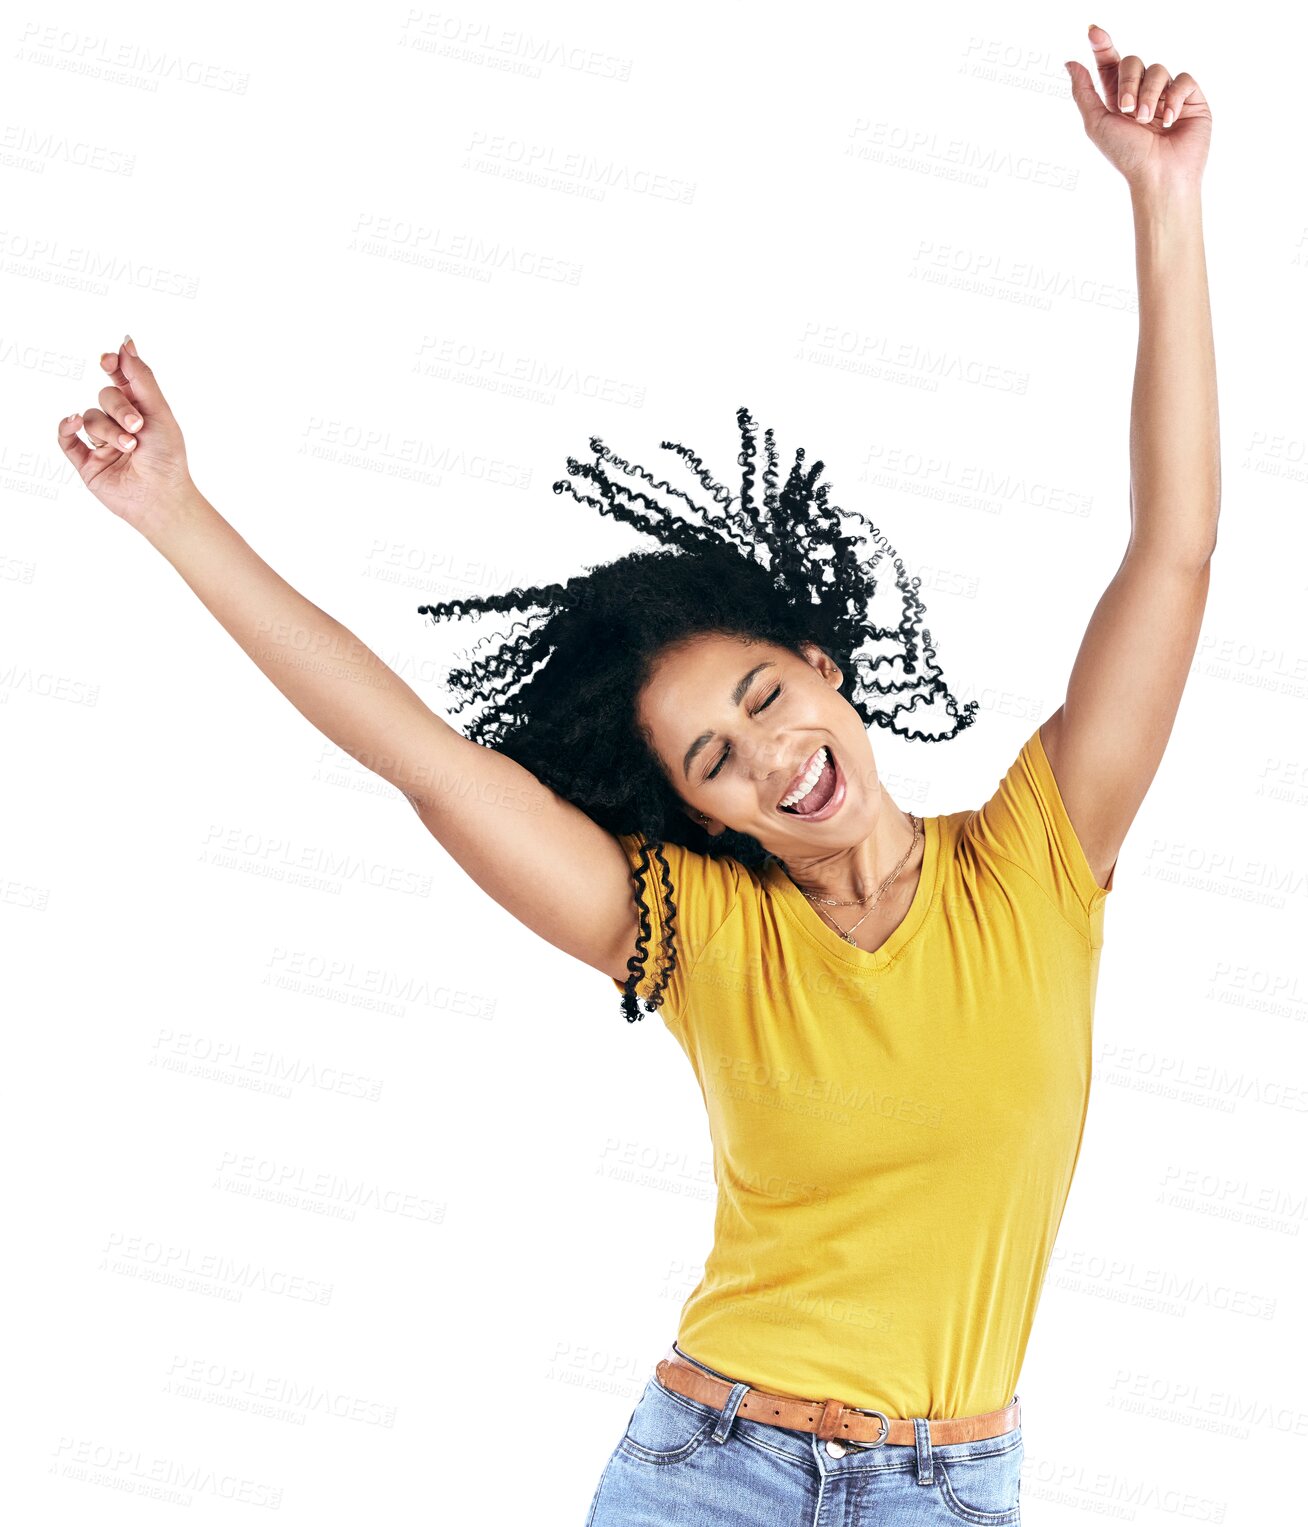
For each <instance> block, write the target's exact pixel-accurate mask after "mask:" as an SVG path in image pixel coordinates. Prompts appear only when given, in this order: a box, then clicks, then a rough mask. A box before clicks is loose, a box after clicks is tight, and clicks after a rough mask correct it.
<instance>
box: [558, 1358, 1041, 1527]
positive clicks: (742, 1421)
mask: <svg viewBox="0 0 1308 1527" xmlns="http://www.w3.org/2000/svg"><path fill="white" fill-rule="evenodd" d="M674 1345H675V1344H674ZM677 1351H678V1352H680V1353H681V1356H682V1357H683V1358H685V1359H686V1361H687V1362H692V1363H695V1366H696V1367H698V1368H703V1369H704V1371H705V1372H706V1373H711V1374H712V1375H713V1376H714V1378H719V1379H726V1381H727V1382H728V1383H729V1384H733V1385H735V1386H736V1387H735V1388H734V1389H733V1391H732V1394H731V1395H730V1397H729V1398H728V1399H727V1402H726V1403H725V1405H724V1406H723V1407H722V1409H721V1410H720V1411H719V1410H715V1409H714V1408H713V1406H711V1405H704V1404H702V1403H701V1402H700V1401H698V1400H692V1399H689V1398H688V1397H687V1396H685V1395H682V1394H677V1393H675V1392H674V1391H673V1390H671V1389H666V1388H665V1387H664V1386H663V1385H662V1384H660V1383H659V1381H658V1379H657V1378H653V1377H651V1379H650V1381H649V1383H648V1384H647V1385H646V1386H645V1392H644V1394H642V1395H641V1397H640V1401H639V1402H638V1404H637V1405H636V1408H635V1410H633V1411H632V1413H631V1418H630V1420H629V1421H628V1422H627V1430H626V1434H625V1435H624V1436H623V1438H622V1440H621V1442H619V1443H618V1445H617V1447H616V1448H615V1449H614V1451H613V1455H612V1457H611V1458H610V1459H609V1461H608V1463H607V1465H606V1466H605V1469H604V1473H603V1474H602V1475H601V1476H600V1482H599V1486H598V1488H597V1489H596V1491H595V1496H594V1499H593V1500H592V1501H591V1506H590V1515H589V1516H588V1517H587V1518H586V1527H663V1524H665V1523H666V1524H668V1527H760V1524H761V1523H762V1524H766V1527H801V1524H803V1527H816V1524H817V1523H818V1522H819V1520H820V1521H821V1522H823V1523H828V1522H840V1523H848V1524H851V1527H852V1524H854V1523H858V1524H860V1527H861V1524H863V1523H867V1524H868V1527H872V1524H874V1523H875V1524H876V1527H949V1524H954V1523H958V1522H971V1523H972V1527H1010V1524H1016V1523H1020V1521H1021V1514H1020V1510H1019V1504H1018V1494H1019V1491H1020V1489H1021V1473H1022V1428H1021V1427H1020V1426H1018V1427H1015V1428H1014V1429H1013V1430H1012V1431H1011V1432H1005V1433H1004V1435H1003V1436H1002V1437H987V1438H985V1439H983V1440H982V1441H980V1442H951V1443H949V1444H946V1445H935V1444H933V1443H932V1442H931V1439H930V1436H929V1434H928V1432H927V1429H926V1422H925V1421H924V1420H921V1419H915V1420H914V1422H913V1426H914V1430H915V1432H916V1436H917V1440H916V1442H914V1443H910V1444H904V1443H895V1444H892V1443H882V1444H881V1445H880V1446H876V1447H868V1446H867V1445H866V1444H862V1443H846V1444H844V1446H846V1447H847V1448H848V1449H849V1451H848V1452H846V1453H845V1454H844V1456H843V1457H833V1456H832V1455H831V1454H830V1453H829V1452H828V1451H827V1449H826V1444H825V1443H822V1442H819V1441H818V1439H817V1438H816V1437H815V1436H814V1435H813V1434H812V1433H811V1432H800V1431H791V1430H790V1429H789V1428H788V1427H781V1426H769V1425H767V1424H766V1423H765V1422H762V1421H750V1420H748V1419H746V1418H745V1417H744V1416H739V1415H737V1414H736V1408H737V1406H738V1405H739V1404H740V1402H741V1400H742V1399H743V1398H744V1394H745V1388H746V1386H745V1385H744V1384H740V1383H739V1382H738V1381H737V1380H735V1379H733V1378H731V1377H730V1375H729V1374H725V1373H719V1372H718V1370H717V1369H716V1368H710V1367H708V1366H707V1364H705V1363H701V1362H697V1361H696V1359H695V1358H693V1357H691V1356H690V1354H689V1353H687V1352H682V1351H681V1348H680V1347H678V1348H677Z"/></svg>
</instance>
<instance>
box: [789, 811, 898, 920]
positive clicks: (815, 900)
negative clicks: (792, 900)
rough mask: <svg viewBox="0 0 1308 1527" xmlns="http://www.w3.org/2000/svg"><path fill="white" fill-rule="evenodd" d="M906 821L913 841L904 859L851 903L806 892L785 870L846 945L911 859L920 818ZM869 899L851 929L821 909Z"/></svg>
mask: <svg viewBox="0 0 1308 1527" xmlns="http://www.w3.org/2000/svg"><path fill="white" fill-rule="evenodd" d="M908 819H909V821H910V822H911V823H912V824H913V841H912V842H911V843H910V844H909V845H908V848H907V849H906V850H905V852H904V857H903V858H902V859H901V860H900V861H899V863H898V864H897V865H896V866H895V867H894V869H893V870H891V872H890V873H889V875H887V876H886V878H885V879H884V880H883V881H882V882H881V887H880V889H879V890H877V891H875V892H869V894H868V896H856V897H855V898H854V899H853V900H852V901H839V900H837V899H836V897H834V896H822V895H819V894H818V892H817V891H806V890H805V889H804V887H803V886H802V885H800V884H799V882H798V881H797V880H796V879H795V877H794V876H793V875H790V871H789V870H786V874H787V875H790V879H791V881H792V883H793V884H794V885H795V887H796V889H797V890H799V891H800V892H801V893H802V894H803V895H804V896H806V897H807V898H808V900H809V901H810V902H812V904H813V905H814V906H815V907H816V908H817V909H818V911H819V912H821V913H822V916H823V917H825V918H826V920H827V921H828V922H829V923H830V924H831V926H832V927H833V928H834V929H835V930H836V932H837V933H838V934H839V935H840V936H841V938H843V939H844V940H845V942H846V943H847V944H852V943H853V942H854V931H855V929H857V928H858V927H860V926H861V925H862V924H863V923H865V922H866V921H867V920H868V918H869V917H871V916H872V914H873V912H875V911H876V909H877V904H878V903H879V902H880V900H881V898H882V897H883V896H884V895H885V894H886V892H887V891H888V890H889V889H890V887H891V886H892V885H893V884H894V883H895V881H896V880H897V879H898V877H899V872H900V870H902V869H903V868H904V866H905V865H906V864H907V863H908V861H909V859H910V858H911V857H912V854H913V850H914V849H915V848H916V847H917V843H918V839H919V837H921V835H922V832H921V830H922V818H921V817H917V816H914V815H913V814H912V812H909V815H908ZM783 868H784V865H783ZM869 899H870V900H871V902H872V905H871V906H870V907H868V909H867V911H866V912H864V914H863V915H862V917H860V918H859V920H858V922H856V923H855V924H854V926H853V927H852V928H842V927H841V926H840V925H839V924H838V923H837V922H836V920H835V918H834V917H832V916H831V914H830V913H829V912H823V911H822V909H823V907H861V906H863V904H864V903H865V902H867V901H868V900H869Z"/></svg>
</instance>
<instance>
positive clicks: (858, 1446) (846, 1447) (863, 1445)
mask: <svg viewBox="0 0 1308 1527" xmlns="http://www.w3.org/2000/svg"><path fill="white" fill-rule="evenodd" d="M845 1409H846V1410H848V1411H852V1412H853V1413H854V1415H856V1416H877V1417H878V1418H879V1419H880V1421H881V1435H880V1436H879V1437H875V1438H874V1439H873V1440H872V1441H871V1442H838V1443H836V1446H837V1447H838V1448H839V1449H840V1452H839V1453H835V1454H834V1456H835V1457H837V1458H840V1457H842V1456H843V1455H844V1454H845V1453H849V1452H855V1453H861V1452H863V1451H865V1450H866V1449H867V1448H870V1447H881V1446H882V1444H883V1443H884V1442H885V1440H886V1438H887V1437H888V1436H889V1435H890V1420H889V1417H887V1416H886V1414H885V1412H884V1411H880V1410H863V1409H862V1408H861V1407H860V1406H858V1405H846V1406H845ZM827 1451H828V1452H829V1453H830V1452H831V1451H832V1447H831V1443H830V1442H828V1443H827Z"/></svg>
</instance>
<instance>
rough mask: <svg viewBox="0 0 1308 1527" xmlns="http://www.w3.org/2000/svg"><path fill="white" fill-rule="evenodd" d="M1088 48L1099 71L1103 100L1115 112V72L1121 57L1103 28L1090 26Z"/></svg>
mask: <svg viewBox="0 0 1308 1527" xmlns="http://www.w3.org/2000/svg"><path fill="white" fill-rule="evenodd" d="M1089 37H1090V47H1091V49H1092V50H1093V52H1094V55H1095V67H1096V68H1097V69H1098V70H1099V83H1100V85H1101V86H1102V87H1103V92H1104V100H1105V101H1107V102H1108V106H1109V109H1110V110H1112V111H1116V110H1117V70H1118V66H1119V65H1120V64H1121V62H1122V55H1121V54H1120V53H1119V52H1118V51H1117V49H1116V48H1115V47H1114V46H1113V39H1112V38H1111V37H1110V36H1109V35H1108V33H1107V32H1105V31H1104V29H1103V27H1099V26H1092V27H1091V28H1090V32H1089Z"/></svg>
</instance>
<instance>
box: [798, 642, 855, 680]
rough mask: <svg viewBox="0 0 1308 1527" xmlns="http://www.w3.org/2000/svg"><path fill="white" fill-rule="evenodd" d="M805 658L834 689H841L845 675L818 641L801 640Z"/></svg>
mask: <svg viewBox="0 0 1308 1527" xmlns="http://www.w3.org/2000/svg"><path fill="white" fill-rule="evenodd" d="M800 646H801V647H802V648H803V650H804V656H805V658H806V659H807V660H808V661H809V662H810V663H811V664H812V665H813V667H814V668H816V669H817V671H818V672H819V673H820V674H821V675H822V677H823V678H824V679H825V680H826V681H827V683H828V684H830V685H831V686H832V687H833V688H834V689H839V688H840V686H841V685H842V684H843V683H844V682H845V676H844V674H843V673H841V671H840V669H839V668H838V667H837V666H836V664H835V662H834V661H833V660H832V659H831V658H829V657H828V656H827V654H826V653H825V652H824V651H823V650H822V648H821V647H819V646H818V645H817V643H816V642H801V643H800Z"/></svg>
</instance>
